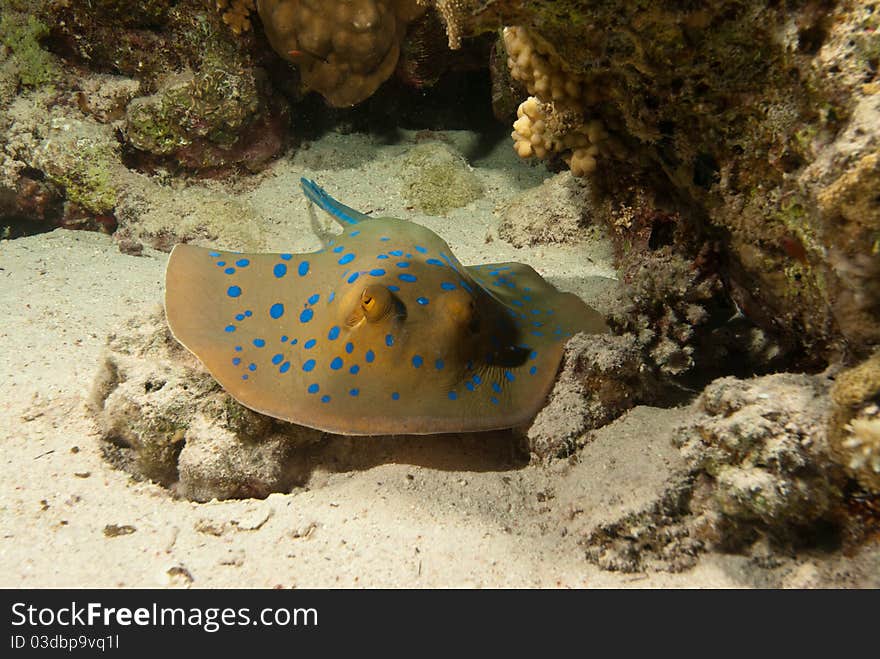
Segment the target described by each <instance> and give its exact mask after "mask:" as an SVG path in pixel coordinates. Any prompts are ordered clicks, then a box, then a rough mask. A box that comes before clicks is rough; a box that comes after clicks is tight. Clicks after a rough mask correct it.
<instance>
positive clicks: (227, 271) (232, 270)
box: [223, 268, 235, 275]
mask: <svg viewBox="0 0 880 659" xmlns="http://www.w3.org/2000/svg"><path fill="white" fill-rule="evenodd" d="M223 272H225V273H226V274H227V275H234V274H235V268H226V270H224V271H223Z"/></svg>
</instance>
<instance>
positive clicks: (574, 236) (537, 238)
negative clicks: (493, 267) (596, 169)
mask: <svg viewBox="0 0 880 659" xmlns="http://www.w3.org/2000/svg"><path fill="white" fill-rule="evenodd" d="M592 204H593V202H592V192H591V188H590V184H589V182H587V181H584V180H583V179H578V178H575V177H574V176H572V174H571V172H562V173H560V174H557V175H556V176H553V177H552V178H549V179H547V180H546V181H544V182H543V183H542V184H541V185H540V186H539V187H537V188H535V189H532V190H528V191H526V192H524V193H522V194H521V195H519V196H518V197H516V198H515V199H514V200H513V201H512V202H510V204H508V205H507V206H506V207H505V208H504V209H503V210H502V211H501V223H500V224H499V225H498V235H499V236H501V238H503V239H504V240H506V241H507V242H509V243H510V244H512V245H513V246H514V247H529V246H532V245H542V244H548V243H567V244H572V243H577V242H579V241H581V240H584V239H585V238H586V237H587V236H588V232H589V231H591V228H590V226H591V223H592V211H591V209H592Z"/></svg>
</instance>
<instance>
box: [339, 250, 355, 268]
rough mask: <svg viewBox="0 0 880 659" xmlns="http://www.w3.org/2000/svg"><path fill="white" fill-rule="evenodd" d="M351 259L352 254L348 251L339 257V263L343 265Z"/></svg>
mask: <svg viewBox="0 0 880 659" xmlns="http://www.w3.org/2000/svg"><path fill="white" fill-rule="evenodd" d="M352 261H354V254H352V253H351V252H349V253H348V254H346V255H345V256H343V257H342V258H341V259H339V265H345V264H346V263H351V262H352Z"/></svg>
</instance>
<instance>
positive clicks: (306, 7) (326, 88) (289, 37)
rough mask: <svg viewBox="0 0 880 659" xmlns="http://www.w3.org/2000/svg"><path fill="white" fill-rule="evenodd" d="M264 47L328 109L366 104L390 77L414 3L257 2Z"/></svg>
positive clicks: (379, 0) (341, 0) (415, 7)
mask: <svg viewBox="0 0 880 659" xmlns="http://www.w3.org/2000/svg"><path fill="white" fill-rule="evenodd" d="M257 8H258V10H259V12H260V17H261V18H262V19H263V25H264V26H265V28H266V34H267V36H268V37H269V43H270V44H272V47H273V48H274V49H275V50H276V51H277V52H278V53H279V54H281V56H282V57H284V58H285V59H288V60H290V61H291V62H294V63H295V64H296V65H297V66H298V67H299V70H300V73H301V74H302V81H303V84H304V85H305V86H306V87H307V88H308V89H310V90H313V91H316V92H318V93H319V94H321V95H322V96H323V97H324V98H325V99H327V102H328V103H330V105H333V106H336V107H348V106H352V105H356V104H357V103H360V102H361V101H364V100H366V99H367V98H369V97H370V96H371V95H372V94H373V92H375V91H376V89H377V88H378V87H379V85H381V84H382V83H383V82H385V80H387V79H388V78H389V77H390V76H391V74H392V73H393V72H394V68H395V66H396V65H397V58H398V56H399V54H400V43H401V41H402V40H403V37H404V33H405V31H406V24H407V23H408V22H409V21H411V20H413V19H414V18H416V17H418V16H419V15H421V13H422V12H424V8H423V7H420V6H419V5H418V3H417V1H416V0H259V1H258V3H257Z"/></svg>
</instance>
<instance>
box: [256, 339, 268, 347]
mask: <svg viewBox="0 0 880 659" xmlns="http://www.w3.org/2000/svg"><path fill="white" fill-rule="evenodd" d="M254 345H255V346H257V347H258V348H262V347H263V346H264V345H266V341H265V340H264V339H254Z"/></svg>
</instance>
